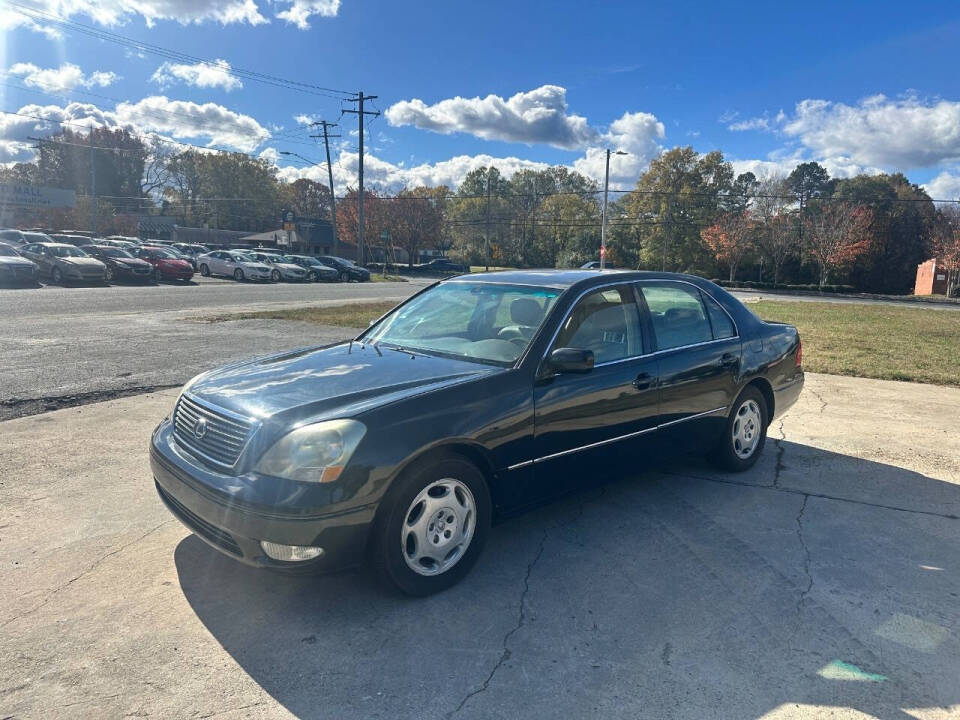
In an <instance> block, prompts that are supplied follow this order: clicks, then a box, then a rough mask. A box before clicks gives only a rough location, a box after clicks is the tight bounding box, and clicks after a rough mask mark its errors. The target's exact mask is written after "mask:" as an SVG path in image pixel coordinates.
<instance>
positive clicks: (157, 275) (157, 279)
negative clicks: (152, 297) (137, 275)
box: [153, 268, 163, 282]
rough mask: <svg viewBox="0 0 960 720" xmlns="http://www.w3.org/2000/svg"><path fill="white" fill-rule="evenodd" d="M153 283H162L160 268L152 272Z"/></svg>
mask: <svg viewBox="0 0 960 720" xmlns="http://www.w3.org/2000/svg"><path fill="white" fill-rule="evenodd" d="M153 281H154V282H162V281H163V273H162V272H160V268H157V269H156V270H154V271H153Z"/></svg>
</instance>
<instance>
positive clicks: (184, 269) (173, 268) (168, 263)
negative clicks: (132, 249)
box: [136, 245, 193, 282]
mask: <svg viewBox="0 0 960 720" xmlns="http://www.w3.org/2000/svg"><path fill="white" fill-rule="evenodd" d="M136 256H137V257H138V258H140V259H141V260H146V261H147V262H148V263H150V264H151V265H152V266H153V276H154V279H156V280H157V282H160V281H161V280H180V281H182V282H189V281H190V280H192V279H193V266H192V265H190V263H188V262H187V261H186V260H184V259H183V258H181V257H179V256H178V255H177V254H176V253H174V252H172V251H171V250H170V248H164V247H156V246H154V245H143V246H142V247H140V248H138V249H137V253H136Z"/></svg>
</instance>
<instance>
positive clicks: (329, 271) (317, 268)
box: [283, 255, 340, 282]
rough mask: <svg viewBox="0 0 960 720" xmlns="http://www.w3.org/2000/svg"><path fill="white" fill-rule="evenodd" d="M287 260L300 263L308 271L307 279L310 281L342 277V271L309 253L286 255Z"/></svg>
mask: <svg viewBox="0 0 960 720" xmlns="http://www.w3.org/2000/svg"><path fill="white" fill-rule="evenodd" d="M283 257H284V259H285V260H286V261H287V262H290V263H293V264H295V265H299V266H300V267H302V268H303V269H304V270H306V271H307V280H309V281H310V282H321V281H322V282H333V281H335V280H339V279H340V273H339V271H337V270H336V269H334V268H332V267H330V266H328V265H324V264H323V263H322V262H320V261H319V260H317V258H315V257H310V256H309V255H284V256H283Z"/></svg>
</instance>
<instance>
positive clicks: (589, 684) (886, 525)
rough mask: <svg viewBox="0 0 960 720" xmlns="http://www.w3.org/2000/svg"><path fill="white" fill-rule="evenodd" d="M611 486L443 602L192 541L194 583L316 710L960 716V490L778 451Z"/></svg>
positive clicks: (583, 499) (205, 611)
mask: <svg viewBox="0 0 960 720" xmlns="http://www.w3.org/2000/svg"><path fill="white" fill-rule="evenodd" d="M592 483H593V485H594V486H593V487H591V488H587V489H583V490H582V491H580V492H578V493H575V494H573V495H571V496H567V497H566V498H564V499H562V500H560V501H558V502H555V503H552V504H549V505H545V506H543V507H540V508H538V509H536V510H533V511H531V512H528V513H526V514H525V515H523V516H521V517H518V518H515V519H513V520H510V521H508V522H505V523H503V524H501V525H498V526H497V527H495V528H494V529H493V532H492V533H491V537H490V541H489V543H488V545H487V547H486V549H485V551H484V554H483V556H482V557H481V559H480V561H479V562H478V564H477V566H476V567H475V568H474V570H473V572H472V573H471V574H470V575H469V576H468V577H467V578H466V579H465V580H464V581H463V582H462V583H460V584H459V585H458V586H456V587H454V588H453V589H451V590H449V591H447V592H445V593H442V594H440V595H437V596H433V597H429V598H423V599H411V598H406V597H402V596H399V595H394V594H392V593H390V592H387V591H385V590H382V589H381V588H380V587H379V586H378V585H377V584H376V583H375V582H374V581H373V580H372V579H371V578H370V577H369V575H368V574H367V573H365V572H360V571H357V572H352V573H344V574H339V575H333V576H326V577H292V576H285V575H278V574H274V573H270V572H265V571H260V570H256V569H253V568H248V567H246V566H243V565H241V564H239V563H237V562H235V561H233V560H230V559H229V558H226V557H223V556H222V555H220V554H219V553H217V552H216V551H214V550H213V549H211V548H209V547H208V546H207V545H205V544H204V543H203V542H202V541H200V540H199V539H197V538H196V537H195V536H189V537H187V538H186V539H184V540H183V541H182V542H181V543H180V544H179V545H178V547H177V548H176V551H175V562H176V568H177V571H178V574H179V579H180V585H181V588H182V591H183V593H184V595H185V597H186V598H187V600H188V601H189V603H190V605H191V606H192V608H193V609H194V611H195V612H196V615H197V617H198V618H199V619H200V621H201V622H202V623H203V624H204V626H205V627H206V628H207V629H208V630H209V631H210V633H211V634H212V635H213V636H214V637H215V638H216V640H217V641H218V642H219V643H220V644H221V645H222V647H223V648H224V649H225V650H226V651H227V652H228V653H229V654H230V656H231V657H232V658H233V659H234V660H235V661H236V662H237V663H238V664H239V665H240V666H241V667H242V668H243V669H244V670H245V671H246V672H247V673H248V674H249V676H250V677H251V678H252V679H253V680H255V681H256V682H257V683H258V684H259V685H260V686H261V687H262V688H263V689H264V690H265V691H266V692H267V693H269V694H270V695H271V696H272V697H273V698H275V699H276V700H277V701H278V702H279V703H281V704H282V705H283V706H285V707H286V708H287V709H288V710H289V711H290V712H292V713H294V714H295V715H297V716H300V717H374V716H379V717H390V718H402V717H424V718H433V717H451V716H456V717H458V718H459V717H491V716H493V717H517V716H521V715H522V716H524V717H528V718H533V717H545V718H546V717H550V718H554V717H586V716H596V715H601V714H602V715H603V716H604V717H613V718H620V717H623V718H639V717H643V718H664V717H671V718H698V719H699V718H704V717H710V718H759V717H762V716H765V717H771V718H773V717H776V718H782V717H795V716H797V715H801V714H803V715H804V716H809V717H821V716H822V715H821V714H818V713H824V712H828V710H827V708H833V709H835V710H834V711H835V712H838V714H839V715H841V716H843V712H844V710H845V709H850V710H855V711H859V712H860V713H865V714H867V716H870V717H876V718H883V719H886V718H902V719H904V720H905V719H906V718H916V717H947V716H949V714H950V713H951V709H950V708H951V706H952V712H957V709H958V707H957V706H958V705H960V683H957V682H956V668H957V667H958V666H960V638H958V630H957V620H956V619H957V614H956V607H957V603H958V600H960V573H958V571H957V562H956V561H957V558H958V557H960V521H958V520H957V519H956V515H957V514H960V513H958V512H957V510H958V508H960V487H958V486H957V485H953V484H951V483H948V482H944V481H941V480H937V479H935V478H931V477H927V476H925V475H923V474H920V473H917V472H913V471H910V470H905V469H902V468H899V467H896V466H893V465H885V464H882V463H876V462H871V461H867V460H862V459H858V458H855V457H851V456H846V455H840V454H836V453H832V452H828V451H825V450H820V449H817V448H814V447H810V446H806V445H800V444H796V443H790V442H786V441H782V442H779V443H775V442H774V441H772V440H771V441H770V442H769V446H768V449H767V452H766V453H765V455H764V456H763V458H762V459H761V461H760V462H759V463H758V464H757V466H756V467H754V468H753V469H752V470H751V471H749V472H747V473H744V474H740V475H731V474H726V473H720V472H717V471H715V470H713V469H711V468H710V466H708V465H707V464H706V463H704V462H703V461H702V460H700V459H698V458H695V457H687V456H684V457H679V458H674V459H673V460H672V461H671V462H669V463H665V464H663V465H662V466H661V469H648V470H646V471H644V472H641V473H639V474H638V473H633V474H630V475H629V476H627V475H621V476H620V477H618V478H612V479H609V480H608V481H606V482H603V483H601V481H599V480H598V479H594V480H593V481H592ZM804 706H807V707H806V709H805V710H804ZM916 708H927V709H931V708H943V709H945V710H940V711H939V713H940V714H936V711H934V710H930V711H929V712H930V714H929V715H923V714H922V713H920V714H916V715H914V714H909V713H908V712H907V710H911V712H912V709H916ZM768 713H769V715H767V714H768ZM804 713H805V714H804ZM831 716H832V715H831ZM857 717H862V716H859V715H858V716H857Z"/></svg>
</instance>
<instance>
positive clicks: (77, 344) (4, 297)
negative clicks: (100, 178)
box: [0, 278, 428, 419]
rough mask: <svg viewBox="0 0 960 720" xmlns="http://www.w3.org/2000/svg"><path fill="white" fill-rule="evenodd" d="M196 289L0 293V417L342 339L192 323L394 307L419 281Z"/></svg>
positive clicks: (314, 331)
mask: <svg viewBox="0 0 960 720" xmlns="http://www.w3.org/2000/svg"><path fill="white" fill-rule="evenodd" d="M426 282H428V281H425V280H417V281H411V282H407V283H398V282H387V283H331V284H303V285H301V284H276V285H273V284H271V285H255V284H246V283H236V282H233V281H221V280H211V279H208V278H199V279H198V282H197V283H196V284H194V285H189V286H186V285H178V284H161V285H159V286H147V287H137V286H122V285H118V286H112V287H93V288H91V287H76V288H60V287H50V286H45V287H42V288H35V289H21V290H0V308H2V313H0V357H2V358H3V363H2V365H0V419H4V418H8V417H15V416H17V415H20V414H30V413H33V412H37V411H40V410H43V409H52V408H55V407H58V406H61V405H64V404H69V403H72V402H79V401H83V400H91V399H102V398H105V397H110V396H113V395H115V394H118V393H129V392H133V391H143V390H144V389H150V388H157V387H166V386H171V385H177V384H182V383H184V382H186V381H187V380H188V379H190V378H191V377H193V376H194V375H196V374H197V373H199V372H202V371H203V370H206V369H209V368H211V367H215V366H217V365H220V364H223V363H225V362H228V361H230V360H234V359H238V358H244V357H249V356H254V355H264V354H268V353H271V352H275V351H279V350H283V349H286V348H291V347H302V346H305V345H314V344H320V343H327V342H334V341H336V340H341V339H343V338H345V337H347V336H348V335H349V334H350V331H349V330H347V329H345V328H320V327H317V326H315V325H309V324H307V323H297V322H276V321H267V320H245V321H238V322H230V323H202V322H197V321H196V320H197V318H198V317H202V316H204V315H209V314H211V313H222V312H233V311H239V310H244V309H248V308H255V309H263V308H270V307H279V306H281V305H294V306H302V305H304V304H309V303H318V304H325V303H330V304H335V303H349V302H363V301H375V300H396V301H400V300H402V299H404V298H406V297H407V296H409V295H410V294H411V293H413V292H415V291H416V290H418V289H419V288H421V287H422V286H423V285H424V284H426Z"/></svg>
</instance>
